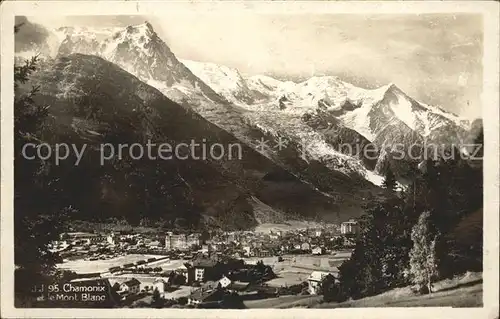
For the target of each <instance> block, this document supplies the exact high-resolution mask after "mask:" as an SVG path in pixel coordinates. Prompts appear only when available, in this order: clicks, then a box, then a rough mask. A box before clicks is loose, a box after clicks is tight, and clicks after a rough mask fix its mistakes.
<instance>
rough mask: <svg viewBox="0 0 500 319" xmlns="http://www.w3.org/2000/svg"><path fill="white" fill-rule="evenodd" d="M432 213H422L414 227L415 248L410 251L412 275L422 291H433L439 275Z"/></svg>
mask: <svg viewBox="0 0 500 319" xmlns="http://www.w3.org/2000/svg"><path fill="white" fill-rule="evenodd" d="M430 217H431V216H430V213H429V212H428V211H425V212H423V213H422V215H420V217H419V219H418V222H417V224H416V225H415V226H414V227H413V230H412V233H411V239H412V241H413V248H412V250H411V251H410V276H411V278H412V282H413V284H414V285H415V286H416V288H417V289H418V290H419V291H420V292H422V291H425V289H427V293H431V292H432V281H433V280H434V278H435V277H436V276H437V275H438V271H437V270H438V265H437V260H436V237H437V236H435V235H433V232H432V229H431V223H430Z"/></svg>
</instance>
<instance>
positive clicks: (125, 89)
mask: <svg viewBox="0 0 500 319" xmlns="http://www.w3.org/2000/svg"><path fill="white" fill-rule="evenodd" d="M51 32H52V33H51V37H50V39H51V45H52V46H50V45H45V46H42V48H45V51H43V52H42V55H43V56H45V60H44V62H43V63H42V65H41V67H40V70H39V71H38V72H36V73H35V75H34V77H33V79H32V81H31V83H30V84H36V85H40V97H39V102H40V103H45V104H47V105H51V106H52V107H51V109H50V112H51V117H50V120H51V121H53V125H51V126H50V127H51V129H50V130H48V131H47V132H45V133H44V136H45V138H46V139H49V140H53V141H56V140H57V141H59V142H61V141H63V140H68V139H74V140H75V141H77V142H78V143H83V142H84V141H91V142H92V143H94V145H98V143H102V142H109V141H112V142H117V141H120V142H121V143H123V142H124V141H126V142H134V141H144V139H145V138H146V137H152V136H153V137H155V138H156V139H157V140H160V139H161V140H164V141H171V142H173V143H179V142H186V140H187V139H192V138H196V139H203V138H206V139H208V140H211V141H214V142H215V141H218V142H219V143H221V142H226V143H231V142H233V143H235V142H241V143H243V144H244V159H243V160H242V161H234V160H233V161H201V162H200V161H187V162H182V161H171V162H165V161H162V162H154V163H145V162H141V163H134V164H131V163H128V164H127V165H125V164H121V166H116V165H115V166H113V167H109V168H108V169H109V171H108V170H107V169H106V168H104V169H103V168H98V167H94V166H93V164H92V163H91V162H86V164H85V165H83V166H82V167H86V168H87V169H88V170H89V171H92V172H94V175H95V176H99V178H98V179H97V181H96V182H92V181H90V180H87V179H85V178H84V179H83V180H85V181H86V183H88V187H89V189H91V190H92V191H90V192H89V193H88V196H89V197H88V198H87V197H81V198H79V201H80V203H81V206H82V207H85V208H84V209H83V210H86V211H89V212H91V211H92V212H95V211H103V210H106V211H113V212H118V213H117V214H121V213H122V212H123V210H126V211H130V212H129V213H126V214H128V215H130V214H133V211H155V213H153V214H151V213H150V215H151V216H156V217H158V216H160V217H165V216H170V217H171V218H172V219H173V220H175V219H176V218H184V217H185V216H188V215H189V216H192V217H191V218H189V220H190V223H197V222H199V221H200V220H201V221H204V222H206V223H213V224H215V225H218V226H220V227H232V228H240V229H242V228H248V227H253V226H255V225H256V224H258V223H260V222H273V221H278V220H279V221H282V220H286V219H290V218H316V219H321V220H328V221H337V222H338V221H343V220H346V219H349V218H351V217H353V216H358V215H359V214H361V212H362V206H363V204H364V203H366V202H367V201H369V200H371V199H372V198H373V197H376V196H385V195H386V193H385V191H384V190H383V189H381V188H380V185H381V183H382V181H383V175H384V174H385V171H386V170H387V169H388V168H389V167H390V168H391V169H392V170H393V171H395V172H396V173H397V176H398V178H399V180H400V181H401V182H402V183H404V181H405V178H406V177H408V176H409V174H411V169H409V167H412V166H416V165H417V164H418V163H419V162H420V160H418V159H417V160H412V159H405V160H395V159H394V154H393V151H394V150H393V147H394V145H402V147H403V148H404V149H408V148H410V147H411V146H412V145H414V144H422V143H439V144H440V145H441V144H442V145H448V146H449V145H453V144H454V143H457V144H458V143H460V142H461V141H463V140H464V139H467V138H468V136H469V135H470V130H471V127H475V126H474V125H472V123H470V122H469V121H467V120H464V119H461V118H459V117H458V116H456V115H454V114H451V113H449V112H446V111H444V110H442V109H440V108H438V107H433V106H429V105H426V104H424V103H421V102H418V101H416V100H414V99H413V98H411V97H409V96H408V95H407V94H405V93H404V92H403V91H402V90H401V89H399V88H398V87H397V86H396V85H395V84H388V85H386V86H383V87H381V88H379V89H375V90H367V89H363V88H359V87H355V86H354V85H351V84H349V83H347V82H344V81H342V80H341V79H339V78H338V77H335V76H321V77H311V78H310V79H307V80H306V81H303V82H299V83H297V82H292V81H280V80H277V79H274V78H272V77H269V76H266V75H256V76H251V77H243V76H242V75H241V74H240V72H239V71H238V70H236V69H234V68H230V67H227V66H221V65H217V64H213V63H206V62H199V61H190V60H184V59H179V58H177V57H176V56H175V54H174V53H173V52H172V51H171V50H170V48H169V47H168V45H167V44H166V43H165V42H164V41H163V40H162V39H161V38H160V37H159V36H158V34H157V33H156V32H155V30H154V29H153V27H152V25H151V24H149V23H148V22H146V23H144V24H141V25H135V26H128V27H126V28H100V29H92V28H84V27H61V28H57V29H55V30H51ZM54 39H56V40H54ZM54 42H56V43H57V48H56V49H53V43H54ZM48 47H51V49H50V50H48V49H46V48H48ZM54 52H56V53H55V54H54ZM26 54H27V52H23V53H22V54H21V55H24V56H25V55H26ZM94 133H95V134H94ZM259 141H260V142H259ZM263 141H266V144H262V142H263ZM283 141H284V142H285V143H284V144H283V145H284V146H283V147H273V146H276V145H278V146H279V145H281V144H282V142H283ZM346 146H349V147H346ZM373 146H376V150H374V151H373V152H372V153H373V154H374V155H373V156H367V155H366V152H365V150H366V149H367V148H368V147H372V148H373ZM418 152H421V150H419V151H418ZM77 171H79V170H77ZM81 172H82V171H80V173H81ZM124 172H127V173H126V174H123V173H124ZM139 172H140V173H139ZM74 174H77V173H74ZM129 174H130V175H132V176H135V177H134V178H138V179H139V180H138V181H139V182H138V184H137V185H145V186H144V187H143V188H142V190H134V191H132V189H131V188H130V187H129V186H127V185H129V184H128V183H127V181H125V180H123V179H124V178H126V176H128V175H129ZM90 175H92V174H90ZM87 176H89V175H87ZM124 176H125V177H124ZM172 177H173V178H172ZM148 184H149V185H148ZM177 185H181V186H177ZM178 187H180V188H178ZM145 190H146V191H145ZM73 191H74V192H75V194H76V193H77V190H76V189H74V190H73ZM139 194H140V195H139ZM75 196H76V195H75ZM144 196H146V197H147V198H149V200H148V202H149V203H155V204H147V205H146V204H145V202H146V199H145V198H146V197H144ZM84 198H85V199H84ZM88 203H92V204H91V205H90V206H89V204H88ZM95 205H97V206H95ZM106 205H107V206H106ZM146 206H147V207H146ZM105 207H108V208H105ZM185 212H189V214H185ZM182 216H184V217H182Z"/></svg>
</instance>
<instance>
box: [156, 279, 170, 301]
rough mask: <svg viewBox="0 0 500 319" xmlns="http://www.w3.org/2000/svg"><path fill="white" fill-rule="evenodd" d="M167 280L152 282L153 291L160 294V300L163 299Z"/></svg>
mask: <svg viewBox="0 0 500 319" xmlns="http://www.w3.org/2000/svg"><path fill="white" fill-rule="evenodd" d="M168 279H169V278H156V279H155V280H154V281H153V291H154V290H156V289H158V292H159V293H160V296H161V297H162V298H165V290H166V288H167V285H168Z"/></svg>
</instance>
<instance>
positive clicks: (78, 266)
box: [57, 254, 161, 274]
mask: <svg viewBox="0 0 500 319" xmlns="http://www.w3.org/2000/svg"><path fill="white" fill-rule="evenodd" d="M152 257H156V258H158V257H161V256H158V255H140V254H130V255H125V256H120V257H116V258H111V259H106V260H83V259H78V260H70V261H67V262H64V263H62V264H58V265H57V267H58V268H60V269H65V270H72V271H75V272H76V273H79V274H85V273H95V272H105V271H107V270H108V268H110V267H117V266H123V265H124V264H128V263H134V262H136V261H139V260H143V259H147V258H152Z"/></svg>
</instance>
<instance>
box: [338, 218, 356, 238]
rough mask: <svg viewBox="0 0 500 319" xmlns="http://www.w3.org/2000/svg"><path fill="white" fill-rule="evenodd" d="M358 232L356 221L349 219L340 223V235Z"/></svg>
mask: <svg viewBox="0 0 500 319" xmlns="http://www.w3.org/2000/svg"><path fill="white" fill-rule="evenodd" d="M358 232H359V224H358V222H357V221H355V220H353V219H351V220H349V221H347V222H343V223H342V224H341V225H340V233H341V234H342V235H354V234H357V233H358Z"/></svg>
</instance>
